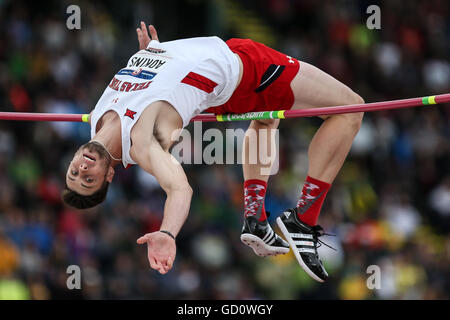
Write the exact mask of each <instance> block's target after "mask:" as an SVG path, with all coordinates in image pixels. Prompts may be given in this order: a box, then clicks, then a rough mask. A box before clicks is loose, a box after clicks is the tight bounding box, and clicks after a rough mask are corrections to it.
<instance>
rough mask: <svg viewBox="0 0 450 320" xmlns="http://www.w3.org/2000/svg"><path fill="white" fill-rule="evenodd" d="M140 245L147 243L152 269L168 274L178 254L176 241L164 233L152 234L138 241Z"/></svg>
mask: <svg viewBox="0 0 450 320" xmlns="http://www.w3.org/2000/svg"><path fill="white" fill-rule="evenodd" d="M137 243H138V244H144V243H147V249H148V250H147V255H148V261H149V262H150V267H152V268H153V269H155V270H157V271H159V273H161V274H166V273H167V272H168V271H169V270H170V269H172V265H173V261H174V260H175V255H176V252H177V246H176V244H175V240H174V239H172V238H171V237H170V236H169V235H167V234H165V233H163V232H159V231H156V232H152V233H147V234H146V235H144V236H142V237H140V238H139V239H137Z"/></svg>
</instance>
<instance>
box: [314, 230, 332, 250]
mask: <svg viewBox="0 0 450 320" xmlns="http://www.w3.org/2000/svg"><path fill="white" fill-rule="evenodd" d="M311 230H312V232H313V237H314V241H315V242H316V243H318V244H319V245H318V246H316V249H317V248H319V247H320V246H322V245H324V246H326V247H328V248H330V249H332V250H334V251H337V250H336V249H335V248H333V247H332V246H330V245H328V244H326V243H325V242H323V241H322V240H320V239H319V237H321V236H331V237H335V236H336V235H335V234H331V233H325V232H324V231H323V228H322V227H321V226H319V225H317V226H313V227H311Z"/></svg>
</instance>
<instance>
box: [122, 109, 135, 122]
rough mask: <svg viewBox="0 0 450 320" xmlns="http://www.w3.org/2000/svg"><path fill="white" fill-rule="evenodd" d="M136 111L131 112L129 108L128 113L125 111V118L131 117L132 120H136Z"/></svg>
mask: <svg viewBox="0 0 450 320" xmlns="http://www.w3.org/2000/svg"><path fill="white" fill-rule="evenodd" d="M136 113H137V112H136V111H133V110H130V109H128V108H127V111H125V114H124V116H125V117H130V118H131V119H132V120H134V115H135V114H136Z"/></svg>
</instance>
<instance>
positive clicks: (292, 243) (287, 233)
mask: <svg viewBox="0 0 450 320" xmlns="http://www.w3.org/2000/svg"><path fill="white" fill-rule="evenodd" d="M277 224H278V227H279V228H280V230H281V232H282V233H283V235H284V237H285V238H286V240H287V242H288V243H289V245H290V246H291V249H292V251H293V252H294V255H295V258H296V259H297V261H298V263H299V264H300V266H301V267H302V268H303V270H305V272H306V273H307V274H308V275H309V276H310V277H311V278H313V279H314V280H316V281H317V282H322V283H323V282H324V280H322V279H320V278H319V277H318V276H316V275H315V274H314V272H312V271H311V269H309V268H308V266H307V265H306V263H305V262H304V261H303V259H302V256H301V255H300V253H299V252H298V250H297V246H296V245H295V243H294V240H293V239H292V237H291V235H290V234H289V231H288V230H287V229H286V226H285V225H284V223H283V221H282V220H281V218H280V217H278V218H277Z"/></svg>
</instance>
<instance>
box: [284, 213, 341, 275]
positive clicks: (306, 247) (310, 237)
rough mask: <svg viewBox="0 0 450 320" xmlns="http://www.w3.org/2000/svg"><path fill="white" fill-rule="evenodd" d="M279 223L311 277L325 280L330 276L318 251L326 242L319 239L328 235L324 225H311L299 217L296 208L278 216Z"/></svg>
mask: <svg viewBox="0 0 450 320" xmlns="http://www.w3.org/2000/svg"><path fill="white" fill-rule="evenodd" d="M277 224H278V226H279V227H280V230H281V232H283V235H284V237H285V238H286V239H287V241H288V242H289V245H290V246H291V248H292V251H294V255H295V258H297V261H298V262H299V263H300V266H301V267H302V268H303V269H304V270H305V271H306V273H307V274H308V275H309V276H310V277H311V278H313V279H314V280H316V281H319V282H324V281H325V280H326V279H327V278H328V273H327V271H326V270H325V268H324V266H323V264H322V261H321V260H320V258H319V254H318V253H317V248H318V247H320V245H321V244H325V243H323V242H322V241H320V240H319V239H318V237H320V236H322V235H326V234H325V233H324V232H323V229H322V227H321V226H319V225H317V226H313V227H311V226H309V225H307V224H305V223H303V222H301V221H300V220H299V219H298V217H297V211H296V209H288V210H286V211H285V212H284V213H283V214H282V215H280V216H279V217H278V218H277ZM318 244H319V245H318ZM325 245H326V244H325ZM327 246H328V245H327ZM328 247H329V246H328ZM330 248H331V247H330ZM332 249H333V248H332ZM333 250H334V249H333Z"/></svg>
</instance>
